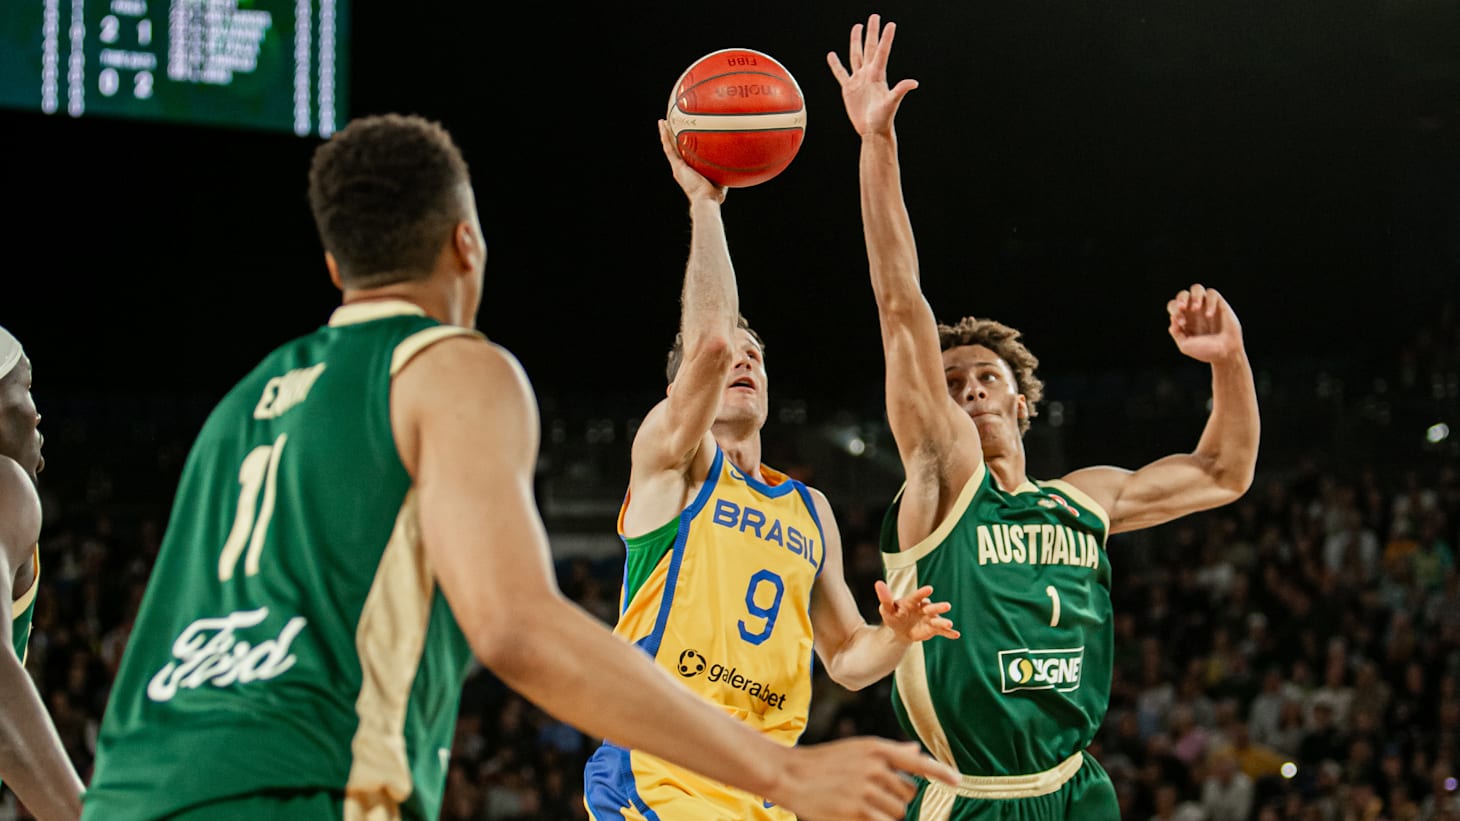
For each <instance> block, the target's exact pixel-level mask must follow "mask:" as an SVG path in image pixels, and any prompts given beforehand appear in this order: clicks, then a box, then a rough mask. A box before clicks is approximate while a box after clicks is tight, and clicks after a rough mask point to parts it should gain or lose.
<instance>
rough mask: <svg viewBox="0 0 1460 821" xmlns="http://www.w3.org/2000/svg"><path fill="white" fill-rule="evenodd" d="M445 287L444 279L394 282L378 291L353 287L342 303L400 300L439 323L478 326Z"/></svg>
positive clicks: (345, 293)
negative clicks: (417, 308)
mask: <svg viewBox="0 0 1460 821" xmlns="http://www.w3.org/2000/svg"><path fill="white" fill-rule="evenodd" d="M446 285H447V283H444V282H442V281H441V278H439V277H431V278H430V279H424V280H412V281H410V282H394V283H391V284H390V285H382V286H380V287H378V288H352V289H347V290H346V291H345V292H344V296H343V298H342V300H341V301H342V302H343V303H344V304H345V305H350V304H353V303H358V302H373V301H380V300H389V299H394V300H400V301H402V302H409V303H411V304H412V305H415V306H417V307H419V308H420V309H421V310H423V311H425V312H426V316H429V317H431V318H432V319H435V320H437V321H440V322H445V323H447V324H448V325H460V326H462V327H466V328H470V327H472V326H473V325H474V324H475V322H474V321H473V317H471V316H470V315H469V314H468V312H467V311H466V310H465V309H463V307H462V305H461V300H460V299H458V298H456V296H457V295H456V294H454V293H453V292H451V290H450V289H449V288H448V287H445V286H446Z"/></svg>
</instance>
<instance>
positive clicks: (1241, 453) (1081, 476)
mask: <svg viewBox="0 0 1460 821" xmlns="http://www.w3.org/2000/svg"><path fill="white" fill-rule="evenodd" d="M1166 312H1167V313H1168V314H1169V315H1170V320H1171V321H1170V325H1169V326H1168V328H1167V330H1168V332H1169V333H1170V334H1171V338H1172V339H1174V340H1175V341H1176V346H1177V348H1178V349H1180V351H1181V352H1182V353H1184V354H1186V355H1187V356H1189V357H1191V358H1193V359H1196V360H1197V361H1200V362H1207V363H1209V364H1210V365H1211V366H1212V413H1211V416H1210V417H1208V419H1207V425H1206V429H1205V430H1203V431H1202V434H1201V440H1200V441H1198V442H1197V445H1196V450H1194V451H1192V452H1191V453H1179V454H1173V455H1171V456H1167V457H1165V458H1163V459H1158V460H1156V461H1155V462H1152V463H1151V464H1149V465H1146V466H1145V467H1143V468H1141V469H1140V470H1137V471H1134V472H1131V471H1128V470H1123V469H1120V468H1114V467H1092V468H1085V469H1084V470H1077V471H1075V472H1074V473H1071V474H1069V475H1068V476H1066V477H1065V481H1067V482H1069V483H1070V484H1072V485H1074V486H1075V487H1077V488H1079V489H1080V490H1083V491H1084V492H1085V493H1087V494H1089V495H1090V496H1091V497H1092V498H1093V499H1094V500H1095V501H1097V502H1099V503H1100V504H1101V505H1102V506H1103V507H1104V508H1105V509H1106V510H1107V511H1108V512H1109V514H1110V530H1111V532H1112V533H1119V532H1121V531H1125V530H1139V529H1141V528H1145V527H1153V526H1155V525H1158V524H1161V523H1163V522H1169V521H1171V520H1172V519H1175V518H1178V517H1181V516H1185V515H1187V514H1188V513H1195V512H1196V511H1199V510H1207V509H1210V508H1214V507H1220V506H1221V505H1225V504H1229V503H1231V502H1234V501H1236V500H1237V499H1238V498H1239V497H1240V496H1241V495H1242V494H1243V493H1246V492H1247V489H1248V488H1249V487H1251V486H1252V476H1253V473H1254V471H1255V470H1256V467H1257V445H1258V440H1259V438H1260V434H1261V423H1260V420H1259V417H1258V411H1257V388H1256V386H1255V385H1254V384H1253V380H1252V366H1251V365H1250V364H1249V363H1248V361H1247V351H1246V348H1245V347H1244V345H1243V341H1242V325H1241V323H1239V322H1238V321H1237V314H1236V313H1234V312H1233V311H1232V307H1231V306H1230V305H1228V304H1227V300H1226V299H1225V298H1223V297H1222V295H1221V294H1219V293H1217V290H1216V289H1215V288H1204V287H1202V286H1201V285H1193V286H1191V288H1189V289H1186V290H1183V291H1181V292H1180V293H1178V294H1177V295H1176V297H1175V298H1174V299H1172V300H1171V301H1170V302H1168V303H1166Z"/></svg>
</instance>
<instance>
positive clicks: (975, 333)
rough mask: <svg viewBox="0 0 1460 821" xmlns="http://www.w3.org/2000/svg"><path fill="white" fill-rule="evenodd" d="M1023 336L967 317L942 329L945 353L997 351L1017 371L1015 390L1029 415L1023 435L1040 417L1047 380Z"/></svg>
mask: <svg viewBox="0 0 1460 821" xmlns="http://www.w3.org/2000/svg"><path fill="white" fill-rule="evenodd" d="M1019 337H1020V333H1019V331H1017V330H1015V329H1014V328H1010V327H1009V326H1008V325H1005V324H1004V323H1002V322H996V321H994V320H992V319H979V318H978V317H972V316H966V317H964V318H963V319H960V320H959V321H958V324H957V325H939V326H938V345H939V347H940V348H941V350H945V351H946V350H948V349H949V348H960V347H962V346H964V345H982V346H984V347H985V348H988V349H989V350H991V351H993V352H994V353H995V354H996V355H998V357H999V358H1000V359H1002V360H1004V361H1005V362H1007V363H1008V365H1009V370H1011V371H1013V372H1014V387H1016V388H1017V389H1018V390H1019V392H1020V393H1022V394H1024V402H1025V404H1026V405H1028V406H1029V416H1028V417H1027V418H1025V419H1020V420H1019V433H1021V434H1022V433H1024V432H1026V431H1028V430H1029V420H1030V419H1033V418H1034V417H1036V416H1038V415H1039V408H1038V405H1039V401H1040V400H1041V399H1043V398H1044V380H1042V379H1040V378H1039V377H1037V376H1035V375H1034V369H1035V368H1038V367H1039V358H1038V357H1036V356H1035V355H1034V354H1032V353H1030V352H1029V349H1028V348H1026V347H1024V343H1023V342H1020V341H1019Z"/></svg>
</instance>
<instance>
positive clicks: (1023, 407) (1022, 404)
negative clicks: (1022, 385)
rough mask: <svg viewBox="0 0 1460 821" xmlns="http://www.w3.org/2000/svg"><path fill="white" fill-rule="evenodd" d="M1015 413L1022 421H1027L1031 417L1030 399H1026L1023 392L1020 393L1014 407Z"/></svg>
mask: <svg viewBox="0 0 1460 821" xmlns="http://www.w3.org/2000/svg"><path fill="white" fill-rule="evenodd" d="M1014 413H1015V416H1016V417H1018V419H1019V421H1020V422H1024V421H1027V420H1028V419H1029V400H1028V399H1025V398H1024V394H1022V393H1021V394H1019V398H1018V400H1017V403H1016V405H1015V407H1014Z"/></svg>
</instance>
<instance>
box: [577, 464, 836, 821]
mask: <svg viewBox="0 0 1460 821" xmlns="http://www.w3.org/2000/svg"><path fill="white" fill-rule="evenodd" d="M760 474H761V475H760V476H747V475H745V474H744V473H742V472H741V471H740V470H739V469H738V468H736V467H735V466H734V465H732V464H730V462H729V460H728V459H726V458H725V454H724V451H721V450H720V449H719V448H718V447H717V448H716V450H715V458H714V462H713V464H712V465H711V467H710V471H709V475H708V477H707V478H706V480H705V483H704V485H703V486H702V487H701V488H700V491H699V493H698V494H697V495H696V497H695V499H694V501H693V502H691V503H690V505H689V506H688V507H687V508H685V509H684V511H683V512H682V513H681V514H680V515H679V516H678V517H676V518H675V519H673V520H672V521H670V522H667V523H666V524H664V525H663V526H662V527H660V528H658V529H657V530H655V531H653V532H650V533H648V534H645V535H644V536H639V537H634V538H627V537H624V544H625V547H626V549H627V559H626V564H625V572H624V589H623V594H622V598H621V600H620V611H621V612H620V615H619V620H618V625H617V626H616V627H615V629H614V632H615V633H617V634H618V635H620V636H622V637H623V638H625V639H627V640H628V641H630V642H632V643H633V644H634V645H636V646H637V647H639V648H641V649H643V650H644V652H646V653H648V654H649V655H650V656H652V657H653V658H654V660H655V662H656V663H657V664H659V666H661V667H663V668H664V669H665V670H667V671H669V673H670V674H671V675H673V676H674V677H675V678H676V679H678V680H679V681H680V682H681V683H683V684H684V685H685V686H686V687H689V688H690V689H691V690H694V691H695V692H696V693H698V694H699V695H700V696H701V697H703V698H704V699H706V700H708V701H710V702H713V703H714V704H718V705H720V706H721V707H723V708H724V709H725V711H726V712H727V713H729V714H730V715H732V716H734V717H735V718H737V719H739V720H741V721H743V722H745V723H746V724H748V725H750V726H751V727H752V728H754V729H756V730H758V731H760V732H762V733H764V734H765V735H767V736H769V737H770V738H771V739H773V740H775V741H776V742H778V743H780V744H784V745H787V746H790V745H792V744H795V743H796V740H797V739H798V738H799V737H800V736H801V732H802V730H804V729H805V727H806V716H807V711H808V709H809V708H810V704H811V664H812V653H813V649H812V634H811V589H812V586H813V585H814V584H815V583H816V577H817V575H818V574H819V573H820V571H821V566H822V563H823V562H824V560H825V558H826V547H825V542H824V539H823V537H822V530H821V523H820V521H819V520H818V518H817V515H816V508H815V505H814V504H813V503H812V501H811V494H810V491H808V490H807V488H806V486H805V485H803V484H801V483H800V482H798V481H795V480H794V479H791V478H790V477H788V476H786V475H785V474H783V473H780V472H779V471H775V470H772V469H770V468H767V467H764V466H762V467H761V469H760ZM627 505H628V500H627V499H625V502H624V507H625V508H627ZM619 535H620V537H623V513H622V511H620V514H619ZM665 730H666V732H669V731H672V729H671V728H665ZM584 793H585V803H586V804H587V805H588V807H589V810H590V812H591V813H592V814H593V817H594V818H595V819H598V820H599V821H604V820H605V819H610V818H612V819H619V818H627V819H638V818H643V819H650V820H651V821H652V819H655V818H664V819H670V818H673V819H680V818H686V819H694V821H703V820H705V819H722V818H723V819H732V818H733V819H741V818H762V819H783V818H789V817H791V816H790V814H789V813H787V812H785V811H784V810H781V809H779V808H775V807H768V806H767V805H766V804H765V803H764V802H763V801H761V800H760V799H759V798H757V797H755V796H750V795H748V794H746V793H743V792H741V791H739V790H734V789H731V788H728V787H725V786H723V785H719V784H716V783H714V782H711V781H708V780H706V779H703V778H701V777H699V776H698V775H695V774H693V773H690V772H688V771H686V770H683V769H680V768H678V767H675V766H673V765H671V764H669V763H667V762H665V761H662V760H660V759H657V758H654V757H652V756H649V755H645V754H643V753H640V752H638V751H634V750H625V749H622V748H619V747H616V746H614V745H612V744H605V745H603V747H601V748H600V749H599V750H598V751H597V752H595V753H594V755H593V758H592V759H591V760H590V761H589V763H588V767H587V770H586V772H585V789H584Z"/></svg>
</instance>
